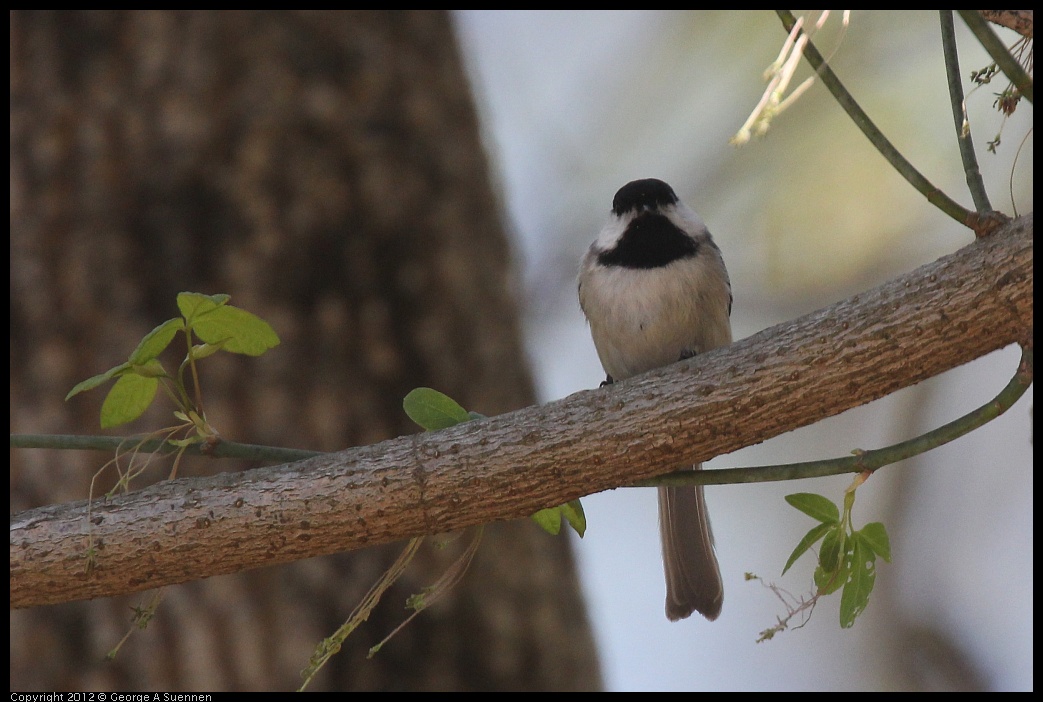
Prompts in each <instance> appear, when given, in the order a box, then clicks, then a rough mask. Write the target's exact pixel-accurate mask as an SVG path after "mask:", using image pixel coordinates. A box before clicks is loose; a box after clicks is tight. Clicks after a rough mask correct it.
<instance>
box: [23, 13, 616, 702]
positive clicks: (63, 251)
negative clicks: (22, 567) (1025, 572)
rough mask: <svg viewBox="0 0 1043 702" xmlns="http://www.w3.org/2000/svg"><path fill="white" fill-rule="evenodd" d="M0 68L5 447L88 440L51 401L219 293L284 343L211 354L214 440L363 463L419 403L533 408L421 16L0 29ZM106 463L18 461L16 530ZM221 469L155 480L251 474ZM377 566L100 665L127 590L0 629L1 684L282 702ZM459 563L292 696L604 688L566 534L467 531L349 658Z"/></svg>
mask: <svg viewBox="0 0 1043 702" xmlns="http://www.w3.org/2000/svg"><path fill="white" fill-rule="evenodd" d="M11 59H12V65H11V121H12V124H11V179H12V184H11V228H12V234H11V257H12V262H11V316H12V320H11V332H12V337H11V414H12V419H11V431H12V432H28V431H31V432H51V433H91V432H96V431H97V422H98V419H97V418H98V410H99V407H100V403H101V400H102V398H103V396H104V391H94V392H93V393H90V394H88V395H85V396H81V397H78V398H76V399H74V400H72V401H70V402H68V403H64V402H62V398H63V397H64V395H65V393H66V392H67V391H68V390H69V388H71V387H72V386H73V385H74V384H75V383H76V382H77V381H79V380H81V379H83V378H85V377H87V376H90V375H93V374H94V373H97V372H100V371H102V370H104V369H106V368H109V367H111V366H113V365H115V364H117V363H119V362H120V361H121V360H123V359H125V358H126V355H127V354H128V353H129V351H130V350H131V349H133V347H134V345H135V343H136V341H137V340H138V339H140V338H141V337H142V336H143V335H144V334H145V333H146V332H147V331H148V330H149V329H151V328H152V327H153V326H155V325H156V324H158V323H159V322H161V321H163V320H165V319H168V318H170V317H172V316H174V315H175V314H176V309H175V307H174V298H175V295H176V293H177V292H179V291H182V290H193V291H199V292H206V293H215V292H226V293H229V294H231V295H232V296H233V300H232V301H233V303H234V304H237V305H239V306H242V307H245V308H246V309H249V310H251V311H254V312H256V313H257V314H259V315H261V316H262V317H264V318H265V319H267V320H269V321H270V322H271V323H272V324H273V325H274V326H275V327H276V329H277V330H278V332H279V334H280V335H281V338H282V345H281V346H280V347H278V348H277V349H276V350H275V351H273V352H270V353H269V354H268V355H266V356H264V357H261V358H259V359H242V358H227V359H225V358H219V357H214V358H212V359H208V361H207V362H206V364H205V366H204V372H203V383H204V387H205V388H206V390H205V393H206V409H207V412H208V415H209V418H210V419H211V421H212V422H213V423H214V424H215V425H216V426H217V427H218V429H219V430H220V431H221V433H222V434H223V435H224V436H227V437H229V438H235V439H238V440H243V441H254V442H258V443H266V444H275V445H285V446H299V447H305V448H312V449H321V450H336V449H341V448H344V447H348V446H353V445H366V444H372V443H374V442H377V441H380V440H383V439H387V438H389V437H394V436H398V435H401V434H405V433H411V432H414V431H416V427H414V426H413V425H411V424H410V422H409V421H408V420H407V419H406V417H405V416H404V414H403V413H402V410H401V400H402V397H403V396H404V395H405V394H406V393H407V392H408V391H409V390H410V389H412V388H413V387H416V386H421V385H429V386H433V387H436V388H438V389H440V390H442V391H444V392H447V393H449V394H450V395H452V396H453V397H455V398H457V399H458V400H459V401H460V402H461V403H463V404H464V405H465V406H467V407H468V408H470V409H474V410H476V411H479V412H482V413H485V414H489V415H495V414H499V413H502V412H505V411H508V410H511V409H515V408H518V407H521V406H525V405H528V404H530V403H531V402H532V399H533V393H532V389H531V385H530V380H529V376H528V374H527V370H526V365H525V358H524V353H523V350H522V347H521V345H520V341H519V331H518V326H517V324H516V314H515V301H514V299H513V298H512V282H513V281H512V278H511V268H510V261H509V251H508V247H507V244H506V241H505V237H504V234H503V229H502V226H501V224H500V222H499V218H498V210H497V205H496V199H495V197H494V195H493V193H492V192H491V190H490V187H489V178H488V172H487V166H486V162H485V158H484V155H483V152H482V150H481V145H480V142H479V136H478V128H477V123H476V118H475V113H474V110H473V106H472V104H471V98H470V94H469V89H468V85H467V82H466V78H465V75H464V72H463V70H462V67H461V65H460V61H459V57H458V56H457V53H456V50H455V44H454V38H453V36H452V32H451V27H450V24H449V20H448V18H447V16H446V15H445V14H442V13H437V12H427V13H313V12H291V13H267V12H222V13H210V12H83V13H81V12H58V13H56V12H26V13H13V14H12V15H11ZM167 362H168V364H169V365H173V364H175V363H176V360H172V359H168V361H167ZM169 365H168V367H169ZM168 423H170V416H169V413H168V410H166V409H164V411H163V412H162V413H152V412H150V413H149V414H148V415H147V416H146V417H145V418H144V419H143V420H142V421H141V423H140V424H137V425H135V428H137V429H139V430H144V429H146V428H154V427H158V426H164V425H166V424H168ZM104 460H105V459H104V458H103V457H101V456H99V455H98V454H95V453H82V454H76V453H68V452H42V451H14V452H12V480H11V489H12V497H11V511H12V513H15V512H19V511H21V510H25V509H28V508H32V507H38V506H41V505H47V504H54V503H59V502H67V501H72V500H79V499H83V498H84V497H85V496H86V494H87V485H88V482H89V480H90V477H91V475H92V474H93V473H94V472H95V471H96V470H97V469H98V468H99V467H100V466H101V464H102V463H103V462H104ZM215 466H216V464H215V462H211V461H206V460H198V459H197V460H192V461H188V462H186V463H185V464H184V465H182V466H181V468H180V469H179V476H201V475H208V474H211V473H213V472H214V471H216V470H221V471H230V472H231V471H241V470H243V469H245V468H250V467H254V466H250V465H248V464H241V463H240V464H234V463H230V462H222V463H221V464H220V465H219V466H216V467H215ZM168 470H169V464H168V463H164V464H162V465H156V466H154V467H153V468H150V469H149V471H148V473H146V475H145V476H143V477H142V478H139V479H138V480H137V481H136V482H135V488H141V487H143V486H144V485H145V484H146V483H147V482H149V481H155V480H159V479H160V478H162V477H163V476H164V475H165V474H166V472H167V471H168ZM113 480H114V473H112V472H111V471H110V472H109V473H107V474H106V475H105V476H104V478H103V479H102V480H101V485H100V486H99V488H98V489H99V490H101V491H104V490H106V489H108V488H109V487H111V485H112V483H113ZM224 547H225V548H227V547H228V543H227V542H226V543H225V544H224ZM232 550H234V549H232ZM397 550H398V549H397V548H395V547H390V548H381V549H367V550H364V551H360V552H358V553H354V554H351V555H342V556H330V557H325V558H317V559H312V560H308V561H303V562H299V563H294V564H290V565H288V566H283V567H276V568H266V569H261V570H254V571H252V572H249V573H245V574H240V575H237V576H226V577H218V578H212V579H210V580H207V581H204V582H196V583H191V584H188V585H183V586H178V587H174V588H170V589H169V590H168V591H167V593H166V596H165V600H164V602H163V604H162V605H161V608H160V610H159V613H158V615H157V616H156V618H155V619H154V620H153V621H152V623H151V624H150V626H149V627H148V629H147V630H146V631H144V632H137V633H135V634H134V635H133V636H132V637H131V639H130V641H129V642H128V643H127V644H126V645H125V646H124V648H123V649H122V651H121V653H120V655H119V657H118V658H117V660H116V661H115V662H114V663H103V662H102V660H101V659H102V656H103V655H104V653H105V652H106V651H107V650H108V649H109V648H110V647H112V646H113V645H114V644H115V643H116V642H117V641H118V640H119V639H120V637H121V636H122V635H123V633H124V632H125V631H126V630H127V629H128V627H129V626H130V625H129V614H130V609H129V607H131V606H133V605H135V604H137V603H138V602H139V601H141V599H142V598H141V597H135V598H131V599H127V598H113V599H108V600H98V601H94V602H90V603H73V604H65V605H59V606H51V607H40V608H36V609H33V610H27V611H20V612H12V621H11V689H12V690H23V689H35V690H44V689H50V690H59V691H61V690H78V691H84V690H92V689H94V690H105V691H108V692H112V691H115V690H126V689H134V690H218V689H225V690H234V689H289V688H293V687H295V686H296V685H297V684H299V681H300V679H299V677H298V672H299V671H300V670H301V669H302V668H303V667H304V666H305V665H306V663H307V660H308V657H309V655H310V654H311V653H312V649H313V647H314V645H315V644H316V643H317V642H318V641H319V640H320V639H322V638H323V637H325V636H327V635H328V634H330V633H331V632H332V631H333V630H334V629H335V628H336V626H338V625H339V624H340V623H341V622H342V621H343V620H344V619H345V618H346V616H347V615H348V613H349V612H350V611H351V609H352V608H353V607H354V605H355V604H356V603H357V602H358V600H359V599H360V597H361V596H362V595H363V594H364V593H365V591H366V590H367V589H368V588H369V586H370V585H371V584H372V583H373V582H374V581H375V580H376V579H377V578H378V577H379V575H380V574H381V572H382V571H383V569H384V568H385V567H386V566H387V565H388V563H389V562H390V559H392V558H393V557H394V556H395V555H396V553H397ZM449 551H452V549H449ZM454 556H455V554H454V553H451V552H450V553H447V554H443V553H436V552H430V551H425V552H423V554H422V555H421V556H420V557H418V559H417V562H416V563H415V564H414V566H413V567H411V568H410V569H409V570H408V571H407V573H406V576H405V577H404V578H403V581H402V582H401V583H400V584H399V585H398V586H396V587H395V588H394V589H393V590H392V591H391V592H390V593H389V594H388V595H387V597H386V598H385V600H384V602H383V604H382V605H381V607H380V608H379V609H378V610H377V611H376V612H374V614H373V615H372V616H371V617H370V620H369V622H368V623H367V624H366V625H365V626H364V627H362V629H360V630H359V631H358V632H356V634H355V635H354V636H352V637H351V638H350V639H349V640H348V643H347V644H346V646H345V647H344V650H343V651H342V652H341V653H340V654H339V655H338V656H337V657H336V658H335V659H334V661H333V663H332V664H331V665H330V666H329V667H328V669H327V671H326V672H325V673H323V674H322V675H321V676H320V678H319V679H318V680H317V681H316V683H315V684H314V685H313V689H324V688H325V689H341V690H369V689H385V690H389V689H464V690H467V689H484V690H493V689H590V688H595V687H598V686H599V684H600V683H599V673H598V668H597V662H596V658H595V654H594V650H593V644H592V640H591V635H590V630H589V627H588V624H587V621H586V615H585V610H584V607H583V604H582V602H581V600H580V598H579V591H578V586H577V582H576V578H575V573H574V570H573V565H572V560H571V556H570V553H569V550H568V547H567V543H566V541H565V540H564V539H551V538H550V537H548V536H546V535H544V534H543V533H542V532H539V531H538V530H537V529H536V528H535V527H534V526H533V525H531V524H529V523H527V522H526V521H520V522H514V523H508V524H501V525H498V526H496V527H495V528H492V529H488V530H487V533H486V538H485V542H484V545H483V546H482V548H481V550H480V552H479V555H478V557H477V558H476V560H475V562H474V564H473V565H472V568H471V571H470V573H469V574H468V576H467V577H466V578H465V579H464V581H463V582H462V583H461V584H460V585H459V586H458V587H457V589H456V590H455V592H454V593H453V594H452V595H451V596H450V598H449V599H448V600H447V601H445V602H443V603H442V604H440V605H438V606H435V607H433V608H432V609H430V610H428V611H426V612H425V613H424V614H423V615H421V616H420V617H418V618H417V619H416V620H414V621H413V623H412V624H410V625H409V626H408V627H407V628H406V629H405V630H403V631H402V632H401V633H400V634H399V635H398V637H397V638H396V639H395V640H394V641H393V643H391V644H389V645H388V646H386V647H385V649H384V650H383V652H382V653H380V654H379V655H378V656H377V657H376V658H375V659H373V660H369V661H367V660H366V659H365V653H366V651H367V649H368V648H369V647H370V646H371V645H373V644H374V643H376V641H378V640H379V639H380V638H382V637H383V636H384V635H385V634H387V633H388V632H389V631H390V630H391V629H392V628H394V626H395V625H397V624H398V623H399V622H400V621H401V620H402V618H403V616H404V615H405V610H404V609H403V602H404V600H405V598H406V597H407V596H408V595H409V594H411V593H415V592H419V591H420V590H421V589H422V588H424V587H426V586H427V585H430V584H432V583H433V582H434V581H435V580H436V579H437V578H438V576H439V575H440V574H441V573H442V572H443V570H444V569H445V568H446V566H447V564H448V563H450V562H451V561H452V559H453V558H454ZM179 557H180V558H182V560H187V558H188V557H187V556H186V555H184V554H181V555H180V556H179Z"/></svg>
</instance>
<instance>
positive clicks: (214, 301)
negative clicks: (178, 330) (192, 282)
mask: <svg viewBox="0 0 1043 702" xmlns="http://www.w3.org/2000/svg"><path fill="white" fill-rule="evenodd" d="M230 299H232V298H230V297H229V296H228V295H225V294H223V293H222V294H218V295H204V294H202V293H194V292H183V293H178V294H177V308H178V310H180V311H181V315H182V316H183V317H184V318H185V321H186V322H187V323H188V324H189V325H193V324H195V322H196V319H197V318H198V317H199V316H200V315H204V314H207V313H208V312H212V311H213V310H214V309H216V308H218V307H220V306H221V305H223V304H225V303H227V302H228V301H229V300H230Z"/></svg>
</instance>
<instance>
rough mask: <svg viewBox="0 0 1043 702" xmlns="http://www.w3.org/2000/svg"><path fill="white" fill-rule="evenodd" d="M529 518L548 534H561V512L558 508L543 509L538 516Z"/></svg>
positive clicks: (534, 515)
mask: <svg viewBox="0 0 1043 702" xmlns="http://www.w3.org/2000/svg"><path fill="white" fill-rule="evenodd" d="M529 518H530V519H532V521H534V522H536V523H537V524H539V525H540V527H541V528H542V529H543V530H544V531H545V532H547V533H548V534H552V535H553V536H557V535H558V534H559V533H560V532H561V510H560V509H558V508H557V507H548V508H547V509H541V510H540V511H539V512H537V513H536V514H533V515H530V517H529Z"/></svg>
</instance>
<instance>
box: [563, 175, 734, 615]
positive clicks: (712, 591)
mask: <svg viewBox="0 0 1043 702" xmlns="http://www.w3.org/2000/svg"><path fill="white" fill-rule="evenodd" d="M578 291H579V302H580V307H581V308H582V310H583V314H584V315H585V316H586V319H587V322H588V323H589V325H590V334H591V337H592V338H593V340H594V346H595V348H596V349H597V353H598V358H599V359H600V360H601V365H602V367H603V368H604V371H605V373H606V376H607V377H606V379H605V382H604V383H602V386H604V385H608V384H612V383H614V382H617V381H621V380H626V379H627V378H630V377H632V376H635V375H638V374H639V373H644V372H646V371H650V370H652V369H653V368H659V367H661V366H665V365H669V364H671V363H676V362H678V361H680V360H683V359H686V358H691V357H693V356H697V355H699V354H702V353H706V352H707V351H711V350H713V349H716V348H719V347H721V346H725V345H727V344H730V343H731V341H732V331H731V322H730V316H731V309H732V292H731V282H730V280H729V279H728V271H727V269H726V268H725V265H724V258H723V257H722V255H721V250H720V249H719V248H718V246H717V244H716V243H715V242H714V240H713V237H711V236H710V232H709V230H707V228H706V225H705V224H704V223H703V220H702V219H701V218H700V217H699V215H698V214H696V213H695V212H694V211H693V210H692V209H691V208H690V207H688V206H687V205H686V204H685V203H684V202H682V201H681V200H680V199H679V198H678V197H677V194H676V193H675V192H674V190H673V188H671V187H670V186H669V185H667V184H666V183H665V182H663V181H662V180H658V179H656V178H645V179H641V180H634V181H631V182H629V183H627V184H626V185H624V186H623V187H621V188H620V189H619V190H618V191H617V192H616V194H615V197H614V198H613V199H612V210H611V213H610V215H609V219H608V221H607V222H606V223H605V225H604V226H603V227H602V229H601V231H600V232H599V234H598V236H597V238H596V239H595V240H594V242H593V243H592V244H591V245H590V248H589V249H588V250H587V252H586V253H585V254H584V256H583V258H582V261H581V262H580V268H579V276H578ZM700 468H701V465H695V466H693V467H692V470H699V469H700ZM657 489H658V493H659V527H660V538H661V541H662V547H663V569H664V571H665V574H666V616H667V618H668V619H670V620H671V621H677V620H679V619H685V618H687V617H688V616H690V615H691V614H692V612H694V611H698V612H699V613H700V614H702V615H703V616H704V617H706V618H707V619H708V620H710V621H713V620H714V619H716V618H717V617H718V616H719V615H720V613H721V606H722V604H723V602H724V585H723V583H722V580H721V571H720V566H719V564H718V562H717V554H716V551H715V548H714V539H713V531H712V530H711V527H710V520H709V516H708V515H707V511H706V501H705V499H704V497H703V488H702V486H685V487H660V488H657Z"/></svg>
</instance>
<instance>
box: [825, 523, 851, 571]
mask: <svg viewBox="0 0 1043 702" xmlns="http://www.w3.org/2000/svg"><path fill="white" fill-rule="evenodd" d="M845 536H846V535H845V534H844V530H843V529H841V528H840V527H839V526H835V527H831V528H830V530H829V531H828V532H826V536H825V537H824V538H823V539H822V548H821V549H820V550H819V552H818V563H819V565H820V566H822V570H823V572H826V573H832V572H834V571H836V570H837V568H839V567H840V559H841V557H843V555H844V541H845V539H844V537H845Z"/></svg>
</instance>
